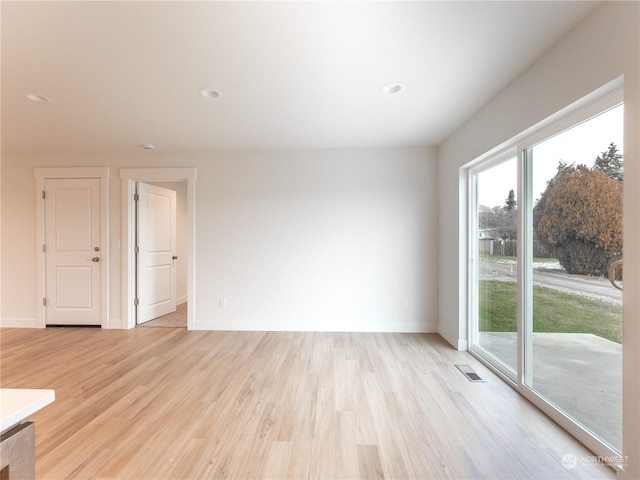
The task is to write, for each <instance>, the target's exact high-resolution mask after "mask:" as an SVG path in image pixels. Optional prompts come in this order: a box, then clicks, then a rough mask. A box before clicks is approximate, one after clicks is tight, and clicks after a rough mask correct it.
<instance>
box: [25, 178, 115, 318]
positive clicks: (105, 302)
mask: <svg viewBox="0 0 640 480" xmlns="http://www.w3.org/2000/svg"><path fill="white" fill-rule="evenodd" d="M33 176H34V177H35V179H36V181H35V184H36V188H35V199H36V245H35V247H36V265H37V287H36V292H37V293H36V318H37V324H38V326H39V327H41V328H45V327H46V307H45V306H44V305H43V302H42V299H43V298H46V285H45V280H44V279H45V267H46V266H45V255H44V252H43V248H42V246H43V245H44V227H45V226H44V200H43V198H42V192H43V191H44V182H45V180H47V179H56V178H69V179H82V178H98V179H100V244H101V245H100V248H101V250H102V251H101V255H100V256H101V257H102V259H103V260H104V261H103V262H102V268H101V271H100V282H101V286H100V289H101V291H100V303H101V305H100V325H101V327H102V328H109V243H108V241H109V221H108V219H109V167H60V168H58V167H44V168H34V170H33Z"/></svg>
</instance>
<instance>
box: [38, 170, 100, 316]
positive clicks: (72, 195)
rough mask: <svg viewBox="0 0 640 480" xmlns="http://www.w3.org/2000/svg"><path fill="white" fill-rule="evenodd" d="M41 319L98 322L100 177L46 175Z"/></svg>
mask: <svg viewBox="0 0 640 480" xmlns="http://www.w3.org/2000/svg"><path fill="white" fill-rule="evenodd" d="M44 185H45V198H44V220H45V230H44V232H45V234H44V241H45V243H44V258H45V323H46V324H47V325H101V323H102V321H101V310H102V303H101V302H102V299H101V292H102V287H101V283H100V282H101V268H102V263H101V251H100V250H101V248H102V246H101V245H100V236H101V232H100V198H101V195H100V179H98V178H80V179H46V180H45V182H44Z"/></svg>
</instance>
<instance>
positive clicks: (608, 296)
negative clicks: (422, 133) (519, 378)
mask: <svg viewBox="0 0 640 480" xmlns="http://www.w3.org/2000/svg"><path fill="white" fill-rule="evenodd" d="M622 110H623V107H622V106H619V107H617V108H614V109H611V110H609V111H606V112H604V113H602V114H600V115H598V116H596V117H594V118H591V119H589V120H587V121H585V122H583V123H581V124H579V125H576V126H574V127H572V128H570V129H568V130H565V131H563V132H561V133H559V134H558V135H555V136H553V137H551V138H548V139H546V140H544V141H542V142H540V143H537V144H536V145H534V146H532V147H530V148H529V149H527V154H526V155H525V158H526V159H527V161H528V162H530V165H529V167H530V171H531V173H532V175H531V185H530V188H531V192H532V199H533V201H532V202H531V204H530V205H527V207H528V208H527V214H528V216H530V217H531V219H532V222H531V227H532V228H531V231H530V232H528V235H529V236H530V239H531V241H532V244H533V245H534V248H533V249H534V252H533V255H534V256H536V257H537V256H541V257H542V258H534V259H533V264H532V266H533V268H532V269H531V270H530V272H529V276H528V280H529V282H530V283H532V285H531V305H532V319H531V322H530V324H529V325H530V327H531V329H528V330H525V339H526V342H527V345H529V346H530V351H531V355H530V357H528V360H530V361H529V362H528V364H526V365H525V368H526V369H527V370H528V372H530V374H529V375H525V382H526V383H527V385H528V386H529V387H531V388H532V389H533V390H534V391H535V392H536V393H537V394H538V395H540V396H541V397H542V398H544V399H545V400H546V401H548V402H549V403H551V404H553V405H554V407H556V408H557V409H558V410H559V411H560V412H562V413H563V414H565V415H567V416H568V417H570V418H571V419H572V420H574V421H575V422H576V423H577V424H578V425H580V427H581V428H584V429H586V430H588V431H589V432H591V433H592V434H594V435H595V436H597V437H598V438H600V439H601V440H602V441H603V442H604V443H606V444H608V445H610V446H611V447H613V448H614V449H615V450H617V451H620V450H621V449H622V344H621V339H622V292H621V291H620V290H618V289H616V288H614V287H613V285H612V284H611V283H610V281H609V280H608V278H607V277H608V275H609V272H608V270H609V265H610V263H611V261H612V260H615V259H618V258H620V257H621V255H622V189H623V178H624V177H623V163H622V158H623V154H622V151H621V148H622ZM537 247H538V248H539V249H540V250H539V252H544V254H541V253H538V255H536V253H537V252H535V250H536V248H537Z"/></svg>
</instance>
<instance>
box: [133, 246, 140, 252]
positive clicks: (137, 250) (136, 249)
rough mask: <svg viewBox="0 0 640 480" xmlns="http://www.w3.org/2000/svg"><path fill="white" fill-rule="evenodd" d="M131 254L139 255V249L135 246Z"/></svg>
mask: <svg viewBox="0 0 640 480" xmlns="http://www.w3.org/2000/svg"><path fill="white" fill-rule="evenodd" d="M133 253H140V247H138V246H137V245H136V246H135V247H133Z"/></svg>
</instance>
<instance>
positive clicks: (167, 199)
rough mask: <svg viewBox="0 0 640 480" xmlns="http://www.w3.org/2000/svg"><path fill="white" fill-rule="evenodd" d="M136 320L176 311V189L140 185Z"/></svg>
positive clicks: (137, 321)
mask: <svg viewBox="0 0 640 480" xmlns="http://www.w3.org/2000/svg"><path fill="white" fill-rule="evenodd" d="M136 198H137V209H136V213H137V232H136V233H137V234H136V272H137V275H136V284H137V287H136V292H137V295H136V296H137V300H138V301H137V316H136V323H137V324H138V325H140V324H141V323H145V322H148V321H149V320H152V319H154V318H157V317H160V316H162V315H166V314H168V313H172V312H175V311H176V262H175V261H176V259H177V258H178V257H177V256H176V192H174V191H173V190H168V189H166V188H161V187H157V186H154V185H149V184H146V183H142V182H139V183H138V185H137V197H136Z"/></svg>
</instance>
